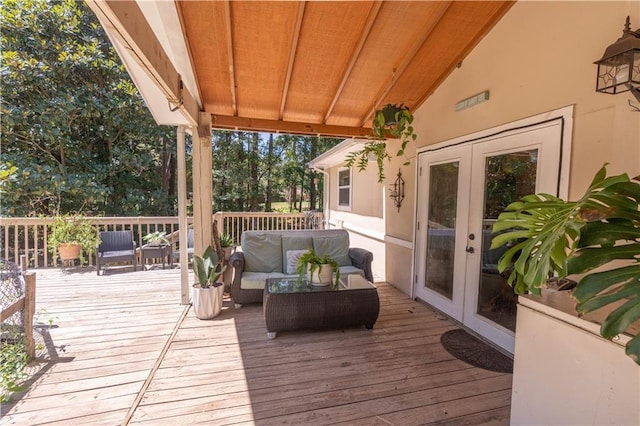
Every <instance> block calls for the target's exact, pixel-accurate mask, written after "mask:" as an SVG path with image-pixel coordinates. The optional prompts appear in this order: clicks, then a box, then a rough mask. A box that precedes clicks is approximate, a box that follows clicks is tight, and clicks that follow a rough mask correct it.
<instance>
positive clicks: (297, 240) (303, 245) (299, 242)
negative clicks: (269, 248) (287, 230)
mask: <svg viewBox="0 0 640 426" xmlns="http://www.w3.org/2000/svg"><path fill="white" fill-rule="evenodd" d="M312 247H313V239H312V238H311V237H310V236H306V237H303V236H300V237H290V236H286V235H284V236H283V237H282V272H287V252H288V251H291V250H309V249H310V248H312ZM292 273H293V274H295V273H296V272H295V271H293V272H292Z"/></svg>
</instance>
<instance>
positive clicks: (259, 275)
mask: <svg viewBox="0 0 640 426" xmlns="http://www.w3.org/2000/svg"><path fill="white" fill-rule="evenodd" d="M284 277H287V275H286V274H283V273H281V272H245V273H244V274H242V279H241V281H240V288H242V289H243V290H263V289H264V285H265V283H266V282H267V280H268V279H269V278H284ZM296 278H297V275H296Z"/></svg>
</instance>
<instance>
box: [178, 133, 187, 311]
mask: <svg viewBox="0 0 640 426" xmlns="http://www.w3.org/2000/svg"><path fill="white" fill-rule="evenodd" d="M177 145H178V146H177V152H178V227H179V229H180V240H179V243H180V294H181V302H180V303H182V304H183V305H188V304H189V269H188V268H189V262H188V259H187V227H188V222H187V159H186V144H185V126H178V129H177Z"/></svg>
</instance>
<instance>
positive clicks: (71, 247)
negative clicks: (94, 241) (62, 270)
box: [58, 244, 82, 261]
mask: <svg viewBox="0 0 640 426" xmlns="http://www.w3.org/2000/svg"><path fill="white" fill-rule="evenodd" d="M80 251H82V247H81V246H80V244H60V245H59V246H58V255H59V256H60V259H62V260H64V261H67V260H75V259H77V258H79V257H80Z"/></svg>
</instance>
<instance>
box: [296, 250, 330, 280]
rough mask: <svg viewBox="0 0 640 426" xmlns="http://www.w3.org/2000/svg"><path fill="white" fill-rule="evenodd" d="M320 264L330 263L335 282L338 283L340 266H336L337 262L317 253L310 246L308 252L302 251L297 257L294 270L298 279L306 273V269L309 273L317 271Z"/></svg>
mask: <svg viewBox="0 0 640 426" xmlns="http://www.w3.org/2000/svg"><path fill="white" fill-rule="evenodd" d="M321 265H331V269H333V272H334V273H335V274H336V281H335V284H336V285H338V282H339V280H340V267H339V266H338V262H336V261H335V260H333V259H332V258H331V257H329V256H319V255H317V254H316V252H315V251H314V250H313V248H310V249H309V251H308V252H306V253H303V254H302V256H300V258H299V259H298V265H297V268H296V270H297V272H298V277H299V280H302V279H303V277H305V276H306V275H307V271H308V272H309V274H310V275H313V274H314V273H315V272H316V271H319V270H320V266H321Z"/></svg>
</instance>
